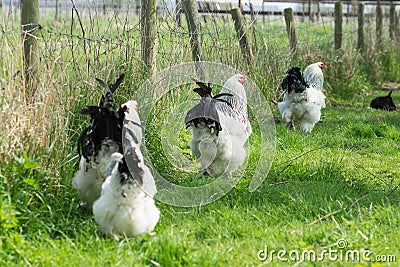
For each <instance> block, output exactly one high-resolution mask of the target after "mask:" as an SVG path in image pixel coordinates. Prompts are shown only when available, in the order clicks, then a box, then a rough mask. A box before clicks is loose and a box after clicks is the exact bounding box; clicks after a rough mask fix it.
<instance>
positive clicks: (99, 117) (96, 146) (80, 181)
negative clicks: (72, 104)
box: [72, 75, 137, 209]
mask: <svg viewBox="0 0 400 267" xmlns="http://www.w3.org/2000/svg"><path fill="white" fill-rule="evenodd" d="M123 79H124V75H121V76H120V77H119V78H118V80H117V81H116V83H115V84H114V85H113V86H108V85H107V84H106V83H105V82H103V81H102V80H100V79H97V78H96V80H97V81H98V82H99V83H100V84H101V85H102V86H103V87H105V88H106V90H107V92H106V94H105V95H104V96H102V98H101V100H100V104H99V105H98V106H87V107H85V108H83V109H82V110H81V111H80V114H81V115H84V116H89V117H90V121H91V124H90V126H88V127H87V128H86V129H84V130H83V131H82V133H81V135H80V137H79V139H78V152H79V154H80V156H81V157H80V162H79V170H78V172H77V173H76V175H75V177H74V180H73V181H72V185H73V186H74V187H75V188H76V189H77V191H78V195H79V197H80V199H81V201H82V203H81V204H80V206H81V207H87V208H89V209H90V208H91V207H92V204H93V202H94V201H95V200H96V199H97V198H98V197H99V196H100V193H101V185H102V183H103V181H104V179H105V178H106V173H107V168H108V164H109V162H110V157H111V155H112V154H113V153H114V152H121V153H122V125H123V121H124V117H125V115H126V114H129V113H130V112H131V111H133V110H135V108H137V103H136V102H129V103H128V104H124V105H122V106H121V107H120V108H119V109H117V110H116V109H115V108H114V100H113V93H114V92H115V90H116V89H117V88H118V86H119V85H120V84H121V82H122V81H123Z"/></svg>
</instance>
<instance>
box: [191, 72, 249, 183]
mask: <svg viewBox="0 0 400 267" xmlns="http://www.w3.org/2000/svg"><path fill="white" fill-rule="evenodd" d="M244 82H245V77H244V75H243V74H236V75H234V76H232V77H231V78H229V79H228V80H227V81H226V82H225V84H224V85H223V87H222V89H221V91H220V94H218V95H216V96H214V97H212V96H211V91H212V89H211V87H210V85H206V84H204V83H202V82H197V85H199V86H200V88H196V89H194V91H195V92H196V93H198V94H199V95H200V96H201V97H202V98H201V100H200V103H199V104H197V105H196V106H194V107H193V108H192V109H190V110H189V111H188V113H187V115H186V118H185V125H186V127H187V128H188V127H190V128H191V129H192V138H191V140H190V142H189V146H190V148H191V151H192V154H193V155H194V156H195V157H196V158H197V159H198V160H199V161H200V163H201V165H202V168H203V169H204V170H205V174H206V175H211V176H216V175H221V174H224V173H230V172H232V171H234V170H236V169H237V168H238V167H239V166H240V165H242V163H243V162H244V160H245V158H246V150H245V148H244V145H245V143H246V141H247V139H248V137H249V136H250V134H251V131H252V130H251V125H250V122H249V119H248V115H247V98H246V92H245V90H244V87H243V84H244Z"/></svg>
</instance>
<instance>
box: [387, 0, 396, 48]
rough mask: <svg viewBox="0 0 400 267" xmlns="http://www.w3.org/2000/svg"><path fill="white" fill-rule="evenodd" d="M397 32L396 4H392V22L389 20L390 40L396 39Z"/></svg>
mask: <svg viewBox="0 0 400 267" xmlns="http://www.w3.org/2000/svg"><path fill="white" fill-rule="evenodd" d="M395 32H396V6H395V5H391V6H390V22H389V36H390V40H394V38H395Z"/></svg>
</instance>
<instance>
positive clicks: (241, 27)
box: [230, 7, 253, 64]
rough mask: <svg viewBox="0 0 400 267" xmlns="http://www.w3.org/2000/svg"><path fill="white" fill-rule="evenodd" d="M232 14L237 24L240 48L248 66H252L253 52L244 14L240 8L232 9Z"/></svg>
mask: <svg viewBox="0 0 400 267" xmlns="http://www.w3.org/2000/svg"><path fill="white" fill-rule="evenodd" d="M230 13H231V15H232V19H233V21H234V23H235V29H236V33H237V36H238V39H239V46H240V48H241V50H242V54H243V57H244V59H245V60H246V62H247V63H248V64H252V63H253V52H252V51H251V47H250V44H249V42H248V39H247V35H246V28H245V24H244V18H243V15H242V12H241V11H240V8H239V7H236V8H233V9H231V11H230Z"/></svg>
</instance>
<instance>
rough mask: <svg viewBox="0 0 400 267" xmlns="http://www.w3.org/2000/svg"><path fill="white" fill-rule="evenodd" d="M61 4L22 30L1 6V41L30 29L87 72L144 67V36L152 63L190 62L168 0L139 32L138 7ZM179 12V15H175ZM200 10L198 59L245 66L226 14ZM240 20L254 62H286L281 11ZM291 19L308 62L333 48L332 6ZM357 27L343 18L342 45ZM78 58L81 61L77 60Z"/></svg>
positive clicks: (181, 25) (44, 51)
mask: <svg viewBox="0 0 400 267" xmlns="http://www.w3.org/2000/svg"><path fill="white" fill-rule="evenodd" d="M65 5H66V3H64V8H63V11H62V12H61V13H60V14H59V18H58V20H54V19H52V15H53V14H52V12H53V13H54V11H52V10H47V11H46V15H43V16H42V17H41V23H40V25H31V24H29V25H24V26H35V27H33V28H32V27H31V28H30V29H29V30H28V31H25V32H22V33H21V26H20V25H18V16H17V15H18V13H19V9H18V7H14V9H13V10H10V9H9V8H5V7H4V6H3V9H2V15H3V16H2V17H3V19H2V23H1V25H0V27H1V28H0V30H1V33H0V41H1V42H2V43H3V44H4V42H6V43H8V44H10V43H17V41H16V40H13V41H11V40H10V38H14V39H17V38H19V37H18V36H20V35H24V34H27V35H32V33H36V32H37V33H38V34H37V35H36V37H35V38H37V39H38V42H39V44H40V51H39V53H40V55H41V58H43V59H46V60H56V59H59V58H62V59H64V60H65V61H66V62H72V63H73V64H72V66H73V70H74V71H77V70H78V71H83V70H86V72H87V74H90V73H93V72H94V73H93V74H92V75H97V74H98V73H97V71H98V70H99V67H100V66H101V65H103V66H106V67H105V68H103V69H105V70H109V69H110V68H109V64H112V63H115V64H120V65H124V62H129V63H130V64H134V67H133V68H134V69H137V70H138V69H141V68H143V60H142V57H141V40H142V39H143V37H151V38H155V39H156V40H157V45H156V54H157V55H156V65H157V68H158V69H161V68H165V67H168V66H171V65H175V64H179V63H181V62H188V61H191V60H192V58H191V46H190V41H189V39H190V36H191V34H193V33H191V32H189V30H188V28H187V25H186V22H185V15H184V14H183V11H182V10H176V9H175V10H173V9H172V10H171V8H170V7H169V6H170V2H164V1H161V2H159V4H158V6H159V7H160V6H161V7H162V6H164V8H163V9H162V10H163V12H162V15H160V16H159V18H158V20H157V31H156V35H155V36H141V33H140V27H141V20H140V16H139V15H138V13H137V6H133V7H130V6H126V7H125V8H124V9H121V8H115V6H114V7H104V8H103V9H102V10H99V8H98V6H95V5H93V4H86V5H83V6H82V7H81V8H79V9H78V8H74V7H73V5H72V4H70V6H69V10H68V8H67V7H66V6H65ZM168 7H169V8H168ZM160 12H161V11H160ZM177 14H180V15H177ZM179 16H180V21H179V20H178V21H177V18H178V17H179ZM200 16H201V17H200V29H199V32H197V33H196V34H199V35H200V37H201V52H202V57H201V58H202V60H205V61H217V62H221V63H224V64H228V65H230V66H233V67H236V68H239V69H246V70H247V69H248V68H247V67H246V65H245V63H244V60H243V56H242V54H241V52H240V47H239V43H238V37H237V35H236V32H235V29H234V24H233V21H232V18H231V17H230V15H229V14H220V13H213V12H209V13H202V14H201V15H200ZM398 17H399V16H397V21H398ZM244 18H245V25H246V26H245V27H246V30H247V35H248V38H249V40H250V44H251V49H252V51H253V53H254V55H255V62H256V64H257V65H258V66H259V67H260V68H262V67H265V68H267V69H268V67H269V65H270V60H271V58H272V59H278V61H279V62H282V60H283V61H284V62H290V61H291V57H290V47H289V40H288V37H287V31H286V26H285V20H284V17H283V15H274V14H271V15H265V14H264V15H259V14H258V13H257V12H255V13H254V14H252V15H245V16H244ZM375 22H376V17H366V19H365V26H364V31H365V35H366V36H367V38H368V39H372V42H371V43H373V42H374V41H373V40H374V39H375V36H376V32H375V30H376V24H375ZM389 24H390V22H389V19H388V18H387V17H384V23H383V29H384V36H383V38H384V40H385V41H390V40H389V33H388V30H387V29H388V28H389ZM295 25H296V32H297V36H298V38H297V39H298V46H299V51H301V53H302V55H303V56H304V57H303V60H304V61H305V62H306V63H310V62H311V61H314V60H316V58H317V57H318V56H320V55H321V54H323V53H324V51H327V50H328V51H329V50H332V49H333V47H334V27H335V19H334V9H331V10H328V11H327V12H326V15H325V16H321V17H319V18H318V20H313V21H311V20H310V17H309V16H306V15H304V16H296V17H295ZM398 27H399V26H397V29H398ZM23 28H24V27H23ZM358 28H359V25H358V23H357V17H353V18H347V19H345V20H344V27H343V48H344V49H353V48H354V47H356V45H357V31H358ZM32 36H35V35H32ZM397 38H398V30H397ZM12 49H17V47H16V46H13V48H12ZM15 52H17V51H15ZM1 53H3V55H2V58H7V55H4V53H7V51H3V52H1ZM82 60H84V61H85V64H82ZM58 61H59V60H58ZM272 61H274V60H272ZM104 62H108V64H105V63H104ZM104 64H105V65H104ZM83 66H84V67H83ZM138 73H141V72H138ZM271 73H272V70H271ZM92 75H89V76H92ZM3 79H4V78H3Z"/></svg>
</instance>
